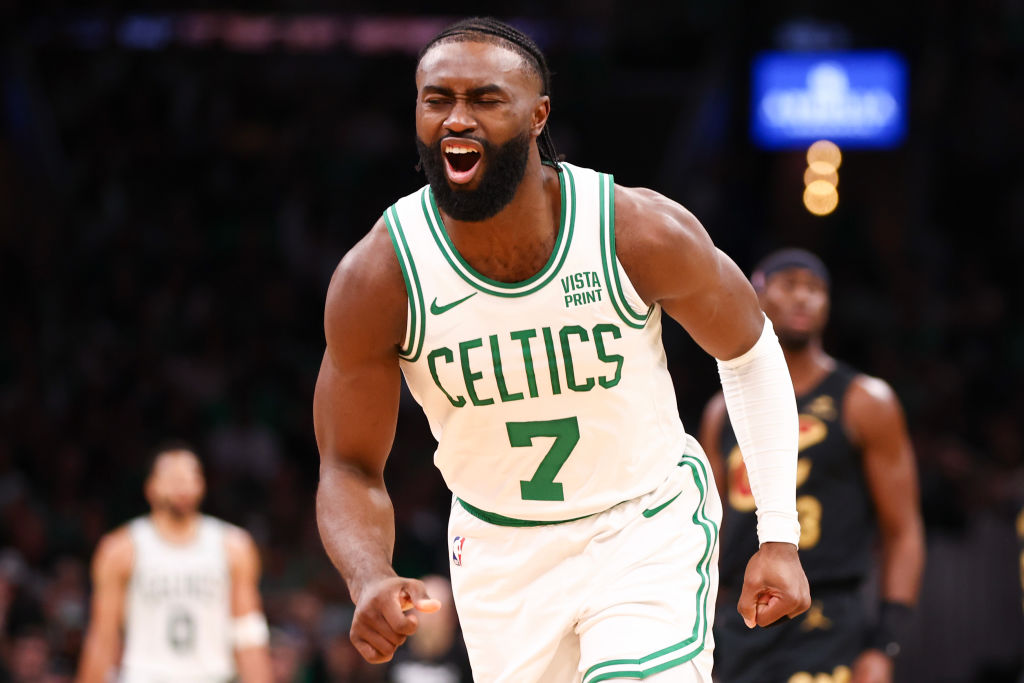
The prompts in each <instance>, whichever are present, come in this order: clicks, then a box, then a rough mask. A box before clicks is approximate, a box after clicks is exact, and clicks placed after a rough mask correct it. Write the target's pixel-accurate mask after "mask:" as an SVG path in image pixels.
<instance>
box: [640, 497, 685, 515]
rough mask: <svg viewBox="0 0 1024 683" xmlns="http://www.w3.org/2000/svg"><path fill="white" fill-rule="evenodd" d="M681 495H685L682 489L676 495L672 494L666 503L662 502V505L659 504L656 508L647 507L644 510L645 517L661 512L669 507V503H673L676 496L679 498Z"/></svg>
mask: <svg viewBox="0 0 1024 683" xmlns="http://www.w3.org/2000/svg"><path fill="white" fill-rule="evenodd" d="M681 495H683V492H682V491H680V492H679V493H677V494H676V495H674V496H672V497H671V498H669V499H668V500H666V501H665V502H664V503H662V504H661V505H659V506H658V507H656V508H647V509H646V510H644V512H643V515H644V517H646V518H647V519H650V518H651V517H653V516H654V515H656V514H658V513H659V512H661V511H662V510H664V509H665V508H667V507H668V506H669V505H671V504H672V501H674V500H675V499H676V498H678V497H679V496H681Z"/></svg>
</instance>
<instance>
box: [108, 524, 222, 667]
mask: <svg viewBox="0 0 1024 683" xmlns="http://www.w3.org/2000/svg"><path fill="white" fill-rule="evenodd" d="M227 526H228V525H227V523H226V522H222V521H220V520H218V519H215V518H213V517H207V516H203V517H202V518H201V519H200V522H199V530H198V533H197V534H196V538H195V539H194V540H193V541H192V542H190V543H188V544H182V545H179V544H174V543H170V542H168V541H165V540H164V539H163V538H161V537H160V535H159V534H158V533H157V530H156V528H155V527H154V526H153V523H152V522H151V521H150V519H149V518H148V517H139V518H138V519H135V520H133V521H132V522H131V523H130V525H129V533H130V534H131V538H132V546H133V550H134V556H135V559H134V564H133V567H132V577H131V581H130V582H129V585H128V594H127V600H126V604H125V645H124V657H123V659H122V663H121V678H120V680H121V681H123V682H124V683H176V682H178V681H181V682H182V683H184V681H196V682H200V683H206V682H210V683H212V682H213V681H219V682H223V681H228V680H231V678H232V677H233V676H234V673H235V663H234V653H233V648H232V643H231V608H230V586H229V584H230V581H229V579H230V575H229V569H228V558H227V550H226V548H225V546H224V532H225V530H226V528H227Z"/></svg>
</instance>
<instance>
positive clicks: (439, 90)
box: [423, 83, 505, 98]
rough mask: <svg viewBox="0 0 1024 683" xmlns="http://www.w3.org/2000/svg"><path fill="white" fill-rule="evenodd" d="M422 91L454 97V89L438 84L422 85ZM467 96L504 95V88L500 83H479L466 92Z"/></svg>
mask: <svg viewBox="0 0 1024 683" xmlns="http://www.w3.org/2000/svg"><path fill="white" fill-rule="evenodd" d="M423 92H424V94H426V93H431V94H435V95H444V96H446V97H455V91H454V90H452V89H451V88H445V87H443V86H440V85H425V86H423ZM466 94H467V95H468V96H469V97H474V98H475V97H483V96H484V95H504V94H505V90H504V88H502V87H501V86H500V85H495V84H493V83H491V84H489V85H481V86H480V87H479V88H471V89H470V90H469V91H468V92H467V93H466Z"/></svg>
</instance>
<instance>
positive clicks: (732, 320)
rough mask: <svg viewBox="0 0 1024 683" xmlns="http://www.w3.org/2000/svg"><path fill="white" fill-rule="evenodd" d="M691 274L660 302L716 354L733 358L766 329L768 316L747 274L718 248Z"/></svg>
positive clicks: (748, 348) (718, 356)
mask: <svg viewBox="0 0 1024 683" xmlns="http://www.w3.org/2000/svg"><path fill="white" fill-rule="evenodd" d="M709 245H710V242H709ZM691 258H692V257H691ZM667 268H671V266H667ZM669 272H673V271H669ZM674 272H679V271H674ZM684 272H687V271H684ZM688 272H690V273H692V274H693V275H692V279H691V280H690V282H689V283H687V284H683V285H681V286H680V287H679V288H678V290H677V293H676V294H675V295H674V296H668V297H666V298H665V299H664V300H663V301H662V308H664V309H665V312H666V313H668V314H669V315H670V316H671V317H672V318H673V319H674V320H676V322H678V323H679V324H680V325H682V326H683V328H684V329H685V330H686V331H687V333H688V334H689V335H690V336H691V337H692V338H693V340H694V341H695V342H697V344H699V345H700V347H701V348H702V349H704V350H705V351H707V352H708V353H709V354H711V355H712V356H714V357H715V358H718V359H720V360H729V359H732V358H736V357H738V356H741V355H743V354H744V353H746V352H747V351H748V350H750V348H751V347H753V346H754V343H755V342H756V341H757V339H758V337H760V335H761V330H762V329H763V328H764V314H763V313H762V312H761V308H760V306H759V305H758V302H757V295H756V294H755V293H754V289H753V287H751V285H750V283H749V282H748V281H747V278H746V277H745V276H744V275H743V272H742V271H741V270H740V269H739V267H738V266H737V265H736V264H735V263H734V262H733V260H732V259H731V258H729V257H728V256H727V255H726V254H725V253H724V252H722V251H721V250H720V249H718V248H716V247H714V246H710V251H708V252H707V253H706V254H704V255H702V256H701V257H700V258H699V260H698V262H697V263H696V264H695V265H693V266H692V267H691V268H690V269H689V271H688Z"/></svg>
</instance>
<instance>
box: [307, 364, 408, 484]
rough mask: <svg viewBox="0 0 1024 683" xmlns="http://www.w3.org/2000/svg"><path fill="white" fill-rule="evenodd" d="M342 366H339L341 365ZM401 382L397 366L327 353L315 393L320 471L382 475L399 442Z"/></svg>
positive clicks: (314, 407) (314, 417)
mask: <svg viewBox="0 0 1024 683" xmlns="http://www.w3.org/2000/svg"><path fill="white" fill-rule="evenodd" d="M339 365H340V366H339ZM400 387H401V378H400V372H399V368H398V362H397V359H396V360H395V361H394V362H383V361H380V360H377V361H374V360H372V359H366V358H349V359H347V360H345V361H343V362H342V363H340V364H339V363H337V362H336V361H335V360H334V359H333V358H332V356H331V354H330V352H327V353H325V354H324V357H323V360H322V362H321V364H320V374H319V376H318V377H317V382H316V389H315V391H314V394H313V424H314V429H315V432H316V440H317V446H318V447H319V450H320V458H321V466H322V467H332V466H354V467H357V468H358V469H360V470H363V471H364V472H366V473H367V474H372V475H380V474H382V473H383V470H384V463H385V461H386V460H387V455H388V452H389V451H390V449H391V444H392V442H393V441H394V437H395V426H396V424H397V421H398V402H399V392H400Z"/></svg>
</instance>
